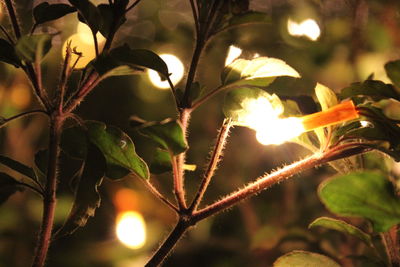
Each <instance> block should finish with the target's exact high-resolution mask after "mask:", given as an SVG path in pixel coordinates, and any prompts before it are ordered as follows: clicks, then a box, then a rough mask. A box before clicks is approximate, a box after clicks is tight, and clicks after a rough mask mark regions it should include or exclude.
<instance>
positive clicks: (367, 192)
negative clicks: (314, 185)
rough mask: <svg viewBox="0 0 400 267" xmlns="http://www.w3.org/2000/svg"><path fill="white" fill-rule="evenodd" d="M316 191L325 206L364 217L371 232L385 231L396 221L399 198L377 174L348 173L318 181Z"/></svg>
mask: <svg viewBox="0 0 400 267" xmlns="http://www.w3.org/2000/svg"><path fill="white" fill-rule="evenodd" d="M318 195H319V197H320V199H321V201H322V202H323V203H324V204H325V206H326V207H327V208H328V209H329V210H330V211H331V212H333V213H335V214H337V215H339V216H356V217H362V218H365V219H368V220H370V221H371V222H372V224H373V229H374V231H375V232H385V231H387V230H389V228H390V227H392V226H393V225H395V224H397V223H399V222H400V199H398V198H397V197H396V196H395V194H394V192H393V188H392V185H391V183H390V182H389V181H388V180H387V179H386V177H384V176H383V175H381V174H378V173H372V172H364V173H352V174H348V175H343V176H338V177H335V178H333V179H329V180H327V181H325V182H323V183H322V184H320V186H319V189H318Z"/></svg>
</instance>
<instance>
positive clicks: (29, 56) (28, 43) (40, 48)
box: [15, 34, 52, 62]
mask: <svg viewBox="0 0 400 267" xmlns="http://www.w3.org/2000/svg"><path fill="white" fill-rule="evenodd" d="M51 39H52V36H51V35H49V34H37V35H24V36H22V37H21V38H20V39H19V40H18V42H17V44H16V45H15V52H16V54H17V55H18V57H19V58H20V59H21V60H24V61H27V62H35V61H36V60H39V61H41V60H42V59H43V57H44V56H45V55H46V54H47V53H48V52H49V51H50V48H51Z"/></svg>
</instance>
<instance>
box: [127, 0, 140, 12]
mask: <svg viewBox="0 0 400 267" xmlns="http://www.w3.org/2000/svg"><path fill="white" fill-rule="evenodd" d="M140 1H142V0H136V1H135V2H134V3H133V4H132V5H130V6H129V7H128V8H127V9H126V10H125V13H128V12H129V11H130V10H131V9H133V8H134V7H135V6H136V5H137V4H139V3H140Z"/></svg>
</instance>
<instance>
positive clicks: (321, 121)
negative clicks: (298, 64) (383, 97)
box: [236, 97, 359, 145]
mask: <svg viewBox="0 0 400 267" xmlns="http://www.w3.org/2000/svg"><path fill="white" fill-rule="evenodd" d="M242 107H243V111H242V113H239V115H238V119H237V122H236V124H238V125H241V126H246V127H249V128H251V129H253V130H255V131H256V138H257V140H258V141H259V142H260V143H261V144H263V145H280V144H282V143H284V142H286V141H289V140H291V139H293V138H295V137H297V136H299V135H301V134H302V133H304V132H307V131H311V130H314V129H317V128H320V127H327V126H330V125H334V124H337V123H340V122H344V121H348V120H353V119H356V118H358V117H359V115H358V113H357V110H356V108H355V106H354V104H353V102H352V101H346V102H343V103H340V104H338V105H336V106H333V107H331V108H330V109H327V110H324V111H321V112H316V113H313V114H310V115H306V116H303V117H288V118H281V115H282V113H283V108H282V106H281V105H278V107H277V108H276V107H274V106H273V105H272V104H271V102H270V99H267V98H265V97H260V98H257V99H248V100H246V101H245V102H244V103H242Z"/></svg>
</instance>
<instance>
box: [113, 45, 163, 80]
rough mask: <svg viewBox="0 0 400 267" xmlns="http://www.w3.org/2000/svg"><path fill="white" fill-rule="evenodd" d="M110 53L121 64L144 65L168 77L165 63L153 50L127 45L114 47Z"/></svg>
mask: <svg viewBox="0 0 400 267" xmlns="http://www.w3.org/2000/svg"><path fill="white" fill-rule="evenodd" d="M110 55H111V56H112V57H113V58H114V59H116V60H118V61H119V62H121V63H123V64H127V65H129V66H133V67H136V68H137V67H139V68H140V67H145V68H149V69H152V70H155V71H157V72H158V73H160V74H162V75H163V76H164V77H168V76H169V73H168V67H167V64H166V63H165V62H164V61H163V60H162V59H161V58H160V57H159V56H158V55H157V54H155V53H154V52H152V51H150V50H146V49H131V48H130V47H129V46H128V45H126V44H125V45H123V46H120V47H117V48H114V49H113V50H111V51H110Z"/></svg>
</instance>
